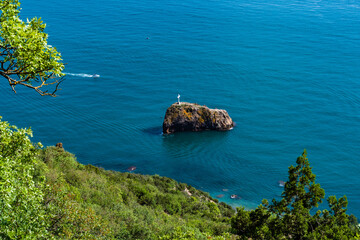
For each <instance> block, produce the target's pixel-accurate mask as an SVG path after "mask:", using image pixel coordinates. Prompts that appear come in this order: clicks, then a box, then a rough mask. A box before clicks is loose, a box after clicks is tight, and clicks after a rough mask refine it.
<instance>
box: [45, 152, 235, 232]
mask: <svg viewBox="0 0 360 240" xmlns="http://www.w3.org/2000/svg"><path fill="white" fill-rule="evenodd" d="M39 160H40V161H41V162H43V163H45V164H46V168H47V171H45V172H46V173H45V176H46V179H47V184H48V185H49V186H52V188H51V189H50V190H48V191H49V192H47V194H46V196H47V200H48V199H49V198H50V199H52V200H51V201H50V203H51V204H52V206H51V207H49V210H48V211H49V212H50V213H51V215H52V216H53V217H52V218H51V226H52V227H51V228H50V229H51V233H52V234H54V236H56V237H71V238H75V237H74V236H77V235H75V234H76V233H79V232H84V234H85V233H86V234H88V235H89V236H97V238H101V237H104V238H106V239H159V237H160V236H163V237H165V236H173V235H172V234H173V233H174V231H175V230H174V226H178V227H180V228H181V229H187V230H186V231H188V230H189V232H188V234H190V233H191V234H192V232H194V233H195V236H196V237H197V236H200V235H201V236H209V237H210V236H212V237H213V239H216V238H215V237H217V236H218V237H220V236H226V233H228V232H229V230H230V218H229V216H232V215H233V214H234V210H233V209H232V208H231V207H230V206H228V205H226V204H223V203H222V204H217V203H216V202H215V201H214V200H215V199H212V198H211V197H210V196H209V195H208V194H207V193H204V192H202V191H199V190H196V189H195V188H193V187H191V186H188V185H187V184H183V183H178V182H176V181H175V180H173V179H170V178H166V177H160V176H157V175H155V176H147V175H139V174H132V173H121V172H114V171H106V170H103V169H101V168H97V167H95V166H91V165H87V166H84V165H82V164H79V163H78V162H77V161H76V159H75V158H74V156H73V155H72V154H70V153H68V152H66V151H64V150H63V149H62V148H57V147H48V148H47V149H44V150H42V151H41V154H40V156H39ZM39 166H40V164H39ZM185 188H186V189H188V190H189V192H191V194H192V196H189V195H188V194H187V193H186V192H185ZM56 189H60V190H61V191H60V192H61V194H60V195H58V194H59V190H56ZM55 190H56V191H55ZM64 193H66V194H65V195H64ZM69 194H70V196H71V197H68V195H69ZM68 202H70V203H71V206H72V207H73V206H77V208H78V209H81V211H90V210H89V209H91V211H92V214H93V217H94V218H97V220H94V221H92V222H91V221H90V223H91V224H89V223H88V224H86V225H81V224H79V222H81V221H77V220H76V219H77V217H75V216H73V214H74V213H73V211H70V210H69V211H66V209H67V208H68V207H66V204H67V203H68ZM64 204H65V205H64ZM64 209H65V210H64ZM63 215H66V216H67V217H62V218H60V216H63ZM79 215H81V216H84V214H79ZM58 219H60V220H58ZM68 219H73V220H68ZM85 220H86V219H85ZM85 220H84V219H82V222H84V221H85ZM85 226H87V231H86V232H85V231H84V230H82V229H84V228H85ZM100 230H103V231H100ZM186 231H185V232H184V234H185V233H186ZM188 234H187V233H186V234H185V236H187V235H188ZM191 234H190V235H191ZM229 236H231V234H229ZM82 237H83V236H82ZM83 238H85V237H83ZM196 239H199V238H196ZM220 239H229V238H224V237H223V238H220Z"/></svg>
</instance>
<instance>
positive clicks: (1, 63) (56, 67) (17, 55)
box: [0, 0, 64, 96]
mask: <svg viewBox="0 0 360 240" xmlns="http://www.w3.org/2000/svg"><path fill="white" fill-rule="evenodd" d="M0 10H1V16H0V24H1V30H0V75H1V76H2V77H4V78H6V79H7V81H8V83H9V85H10V86H11V88H12V90H13V91H14V92H16V90H15V87H16V85H23V86H25V87H28V88H31V89H34V90H35V91H36V92H38V93H39V94H40V95H50V96H56V95H55V92H56V91H57V90H58V87H59V84H60V83H61V81H62V80H63V78H62V77H63V76H64V73H62V71H63V69H64V64H63V63H62V62H61V60H62V59H61V55H60V53H59V52H58V51H57V50H56V48H54V47H52V46H51V45H49V44H48V43H47V39H48V35H47V34H46V33H45V32H44V30H45V26H46V24H45V23H43V21H42V20H41V18H37V17H34V18H33V19H31V20H29V19H27V21H26V22H24V21H22V20H21V19H20V18H19V13H20V10H21V9H20V2H19V1H18V0H0ZM50 85H53V86H54V87H53V88H51V91H50V87H49V86H50Z"/></svg>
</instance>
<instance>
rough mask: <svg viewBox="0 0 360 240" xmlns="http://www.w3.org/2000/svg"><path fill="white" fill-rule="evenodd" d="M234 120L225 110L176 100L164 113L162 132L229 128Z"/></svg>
mask: <svg viewBox="0 0 360 240" xmlns="http://www.w3.org/2000/svg"><path fill="white" fill-rule="evenodd" d="M232 127H234V122H233V121H232V119H231V118H230V116H229V114H228V113H227V111H226V110H223V109H210V108H208V107H206V106H201V105H199V104H196V103H187V102H181V103H180V102H177V103H174V104H172V105H171V106H170V107H169V108H168V109H167V110H166V114H165V119H164V123H163V133H174V132H184V131H194V132H196V131H203V130H219V131H225V130H230V129H231V128H232Z"/></svg>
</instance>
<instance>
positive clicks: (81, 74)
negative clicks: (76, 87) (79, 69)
mask: <svg viewBox="0 0 360 240" xmlns="http://www.w3.org/2000/svg"><path fill="white" fill-rule="evenodd" d="M65 74H66V75H69V76H75V77H84V78H99V77H100V75H99V74H86V73H65Z"/></svg>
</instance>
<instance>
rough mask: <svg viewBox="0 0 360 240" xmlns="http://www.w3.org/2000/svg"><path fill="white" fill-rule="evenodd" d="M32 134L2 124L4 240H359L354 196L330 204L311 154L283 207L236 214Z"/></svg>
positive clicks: (192, 192) (294, 176) (185, 188)
mask: <svg viewBox="0 0 360 240" xmlns="http://www.w3.org/2000/svg"><path fill="white" fill-rule="evenodd" d="M29 137H31V131H30V130H27V129H17V128H16V127H14V126H10V125H9V124H8V123H6V122H2V121H0V213H1V214H0V239H124V240H126V239H129V240H130V239H164V240H166V239H179V240H180V239H188V240H194V239H213V240H220V239H221V240H225V239H238V238H240V239H249V238H250V239H341V240H342V239H359V236H360V232H359V227H358V222H357V219H356V217H355V216H353V215H351V216H348V215H347V214H346V207H347V199H346V196H344V197H342V198H339V199H337V198H336V197H335V196H331V197H329V198H328V203H329V208H330V209H329V210H322V211H321V210H318V211H317V212H316V213H314V208H316V207H317V206H318V205H319V203H321V202H322V199H323V198H324V190H323V189H322V188H321V187H320V185H319V184H316V183H315V175H314V174H313V173H312V170H311V167H310V164H309V161H308V159H307V157H306V152H304V153H303V155H302V156H300V157H299V158H298V159H297V162H296V163H297V165H296V166H295V167H294V166H290V167H289V180H288V181H287V182H286V183H285V188H284V192H283V193H282V199H281V200H280V201H276V200H272V202H271V204H270V203H269V202H268V201H267V200H263V203H262V205H260V206H259V207H258V208H256V209H255V210H251V211H247V210H245V209H244V208H238V209H237V213H236V215H234V210H233V209H232V208H231V207H230V206H228V205H226V204H225V203H218V201H217V200H216V199H213V198H211V197H210V195H209V194H208V193H205V192H202V191H199V190H197V189H195V188H193V187H191V186H189V185H187V184H184V183H179V182H176V181H175V180H173V179H170V178H166V177H160V176H157V175H155V176H147V175H139V174H132V173H121V172H114V171H106V170H104V169H101V168H98V167H95V166H92V165H86V166H85V165H82V164H80V163H78V162H77V161H76V159H75V157H74V155H72V154H71V153H68V152H66V151H64V149H63V148H60V147H48V148H46V149H43V150H41V149H39V148H38V147H35V146H33V144H32V143H31V142H30V139H29Z"/></svg>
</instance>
